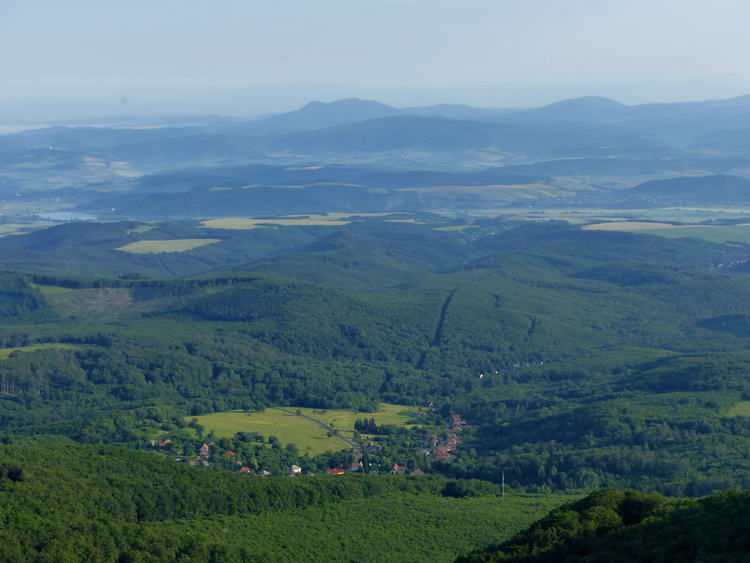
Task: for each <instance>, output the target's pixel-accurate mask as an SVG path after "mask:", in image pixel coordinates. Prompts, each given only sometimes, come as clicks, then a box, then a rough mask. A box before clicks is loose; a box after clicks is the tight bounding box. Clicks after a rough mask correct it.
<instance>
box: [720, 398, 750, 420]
mask: <svg viewBox="0 0 750 563" xmlns="http://www.w3.org/2000/svg"><path fill="white" fill-rule="evenodd" d="M724 416H725V417H732V416H750V401H739V402H738V403H735V404H733V405H732V406H731V407H729V410H728V411H727V412H725V413H724Z"/></svg>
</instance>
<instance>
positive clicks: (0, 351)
mask: <svg viewBox="0 0 750 563" xmlns="http://www.w3.org/2000/svg"><path fill="white" fill-rule="evenodd" d="M78 349H80V346H76V345H75V344H61V343H53V344H34V345H33V346H20V347H17V348H0V360H5V359H7V358H8V357H10V355H11V354H12V353H13V352H35V351H38V350H78Z"/></svg>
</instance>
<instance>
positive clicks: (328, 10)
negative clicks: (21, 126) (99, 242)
mask: <svg viewBox="0 0 750 563" xmlns="http://www.w3.org/2000/svg"><path fill="white" fill-rule="evenodd" d="M748 22H750V1H748V0H712V1H710V2H707V1H705V0H401V1H389V0H310V1H304V0H264V1H262V2H261V1H255V0H213V1H207V0H200V1H198V0H0V80H1V81H2V88H0V100H11V99H15V100H19V99H28V98H45V99H102V100H110V101H112V100H122V101H125V100H131V101H133V102H134V103H135V102H139V101H143V100H144V99H160V100H181V101H182V102H186V101H189V100H193V101H194V102H195V103H196V104H198V105H201V104H203V106H205V105H206V103H207V101H208V100H212V102H211V103H216V104H217V105H221V104H228V106H231V105H232V104H235V105H236V104H237V102H238V97H237V96H238V95H239V94H242V93H244V95H245V97H246V98H245V99H247V100H251V102H252V103H251V105H252V107H248V108H247V112H248V113H253V112H256V113H257V112H262V111H275V110H280V109H287V108H286V107H280V106H284V105H285V104H292V105H294V104H295V103H297V102H296V100H297V99H300V100H302V99H305V98H306V96H308V95H310V96H316V97H321V98H329V99H332V98H341V97H348V96H351V95H357V96H361V97H362V96H364V97H379V98H380V99H382V100H383V101H386V102H390V103H394V104H397V105H407V104H413V103H419V102H420V101H424V102H425V103H434V102H436V101H446V102H467V103H473V104H478V105H485V106H519V105H532V104H535V103H544V102H545V101H553V100H554V99H557V98H559V97H563V96H566V95H592V94H602V95H610V96H614V97H617V98H619V99H620V100H621V101H624V102H631V103H632V102H641V101H648V100H684V99H695V98H705V97H729V96H735V95H740V94H744V93H750V62H748V61H750V57H748V53H749V52H750V39H748V37H750V34H749V33H748ZM123 98H124V99H125V100H123ZM240 98H241V96H240ZM186 103H187V102H186ZM178 105H179V104H178ZM188 106H189V104H188ZM203 106H201V107H203ZM180 107H182V106H180ZM186 107H187V106H186ZM222 109H223V108H221V107H217V108H216V110H217V111H222ZM235 111H236V110H235Z"/></svg>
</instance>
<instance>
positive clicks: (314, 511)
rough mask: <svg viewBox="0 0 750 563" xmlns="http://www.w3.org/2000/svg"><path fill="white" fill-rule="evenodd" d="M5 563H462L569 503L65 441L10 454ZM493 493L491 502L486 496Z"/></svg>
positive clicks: (0, 478)
mask: <svg viewBox="0 0 750 563" xmlns="http://www.w3.org/2000/svg"><path fill="white" fill-rule="evenodd" d="M0 456H1V457H0V460H1V461H0V499H2V503H0V522H2V523H3V525H2V528H1V529H0V545H2V550H0V561H7V562H9V563H11V562H12V563H16V562H18V561H84V560H85V561H293V560H305V561H330V560H331V558H334V559H338V558H352V559H355V560H370V561H386V560H389V559H392V558H393V557H394V556H397V555H398V554H399V553H400V554H402V557H403V553H404V549H405V546H408V548H407V555H406V559H407V560H425V559H431V560H438V561H452V560H453V559H454V558H455V556H456V555H459V554H461V553H468V552H469V551H471V550H472V549H477V548H479V547H481V546H483V545H486V544H488V543H492V542H493V541H502V540H504V539H507V538H509V537H510V536H511V535H512V534H514V533H517V532H519V531H520V530H521V529H522V528H523V527H524V526H525V525H528V524H530V523H531V522H532V521H533V520H535V519H537V518H539V517H540V516H542V515H543V514H544V513H545V512H546V511H547V510H549V509H550V508H553V507H555V506H557V505H559V504H560V503H561V502H563V501H564V497H559V496H557V497H555V496H546V497H533V496H528V497H514V498H498V493H499V489H497V487H495V488H494V489H492V488H491V487H490V488H488V487H487V486H486V484H485V486H483V487H480V488H478V489H475V490H469V489H464V496H463V497H462V498H457V497H456V495H455V491H456V490H457V488H456V486H455V484H456V483H455V482H452V481H447V480H445V479H441V478H437V477H431V476H422V477H402V476H367V475H357V476H354V475H352V476H349V475H339V476H317V477H304V478H302V477H299V478H289V477H271V478H262V477H255V476H248V475H241V474H237V473H230V472H227V471H221V470H214V469H208V468H203V467H199V468H193V467H188V466H186V465H185V464H175V463H174V462H173V461H172V460H170V459H168V458H166V457H164V456H162V455H159V454H156V453H153V454H147V453H141V452H133V451H128V450H126V449H123V448H116V447H106V446H81V445H76V444H74V443H69V442H66V441H63V440H57V441H50V440H48V439H47V440H37V443H35V444H23V445H20V444H19V445H4V446H3V445H0ZM479 491H481V492H479Z"/></svg>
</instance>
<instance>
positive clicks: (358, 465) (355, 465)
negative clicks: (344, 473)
mask: <svg viewBox="0 0 750 563" xmlns="http://www.w3.org/2000/svg"><path fill="white" fill-rule="evenodd" d="M362 467H363V466H362V462H361V461H358V462H356V463H352V464H351V465H349V471H362Z"/></svg>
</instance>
